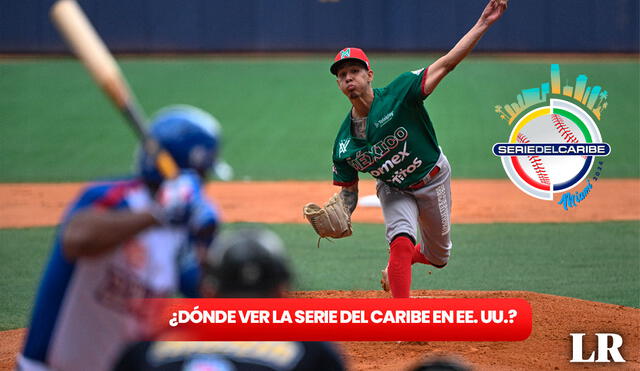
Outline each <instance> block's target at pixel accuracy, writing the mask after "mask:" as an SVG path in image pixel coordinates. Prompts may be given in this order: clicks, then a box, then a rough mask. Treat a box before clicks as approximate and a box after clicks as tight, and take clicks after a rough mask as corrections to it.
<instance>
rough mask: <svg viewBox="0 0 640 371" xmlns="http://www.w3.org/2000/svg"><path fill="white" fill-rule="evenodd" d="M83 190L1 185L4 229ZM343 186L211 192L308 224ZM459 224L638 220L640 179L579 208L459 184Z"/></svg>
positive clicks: (234, 210) (499, 188)
mask: <svg viewBox="0 0 640 371" xmlns="http://www.w3.org/2000/svg"><path fill="white" fill-rule="evenodd" d="M83 186H84V184H82V183H62V184H41V183H38V184H22V183H21V184H0V228H24V227H34V226H35V227H40V226H51V225H55V224H56V223H58V220H59V219H60V215H61V214H62V212H63V210H64V207H65V206H66V205H67V204H68V203H69V202H70V201H71V200H72V199H73V198H74V197H75V196H76V195H77V193H78V191H79V190H80V189H81V188H82V187H83ZM337 189H338V188H337V187H334V186H332V185H331V183H330V182H328V181H325V182H310V181H309V182H300V181H287V182H227V183H221V182H215V183H210V184H209V185H208V186H207V193H208V194H209V195H210V196H211V197H213V198H214V199H215V200H216V202H217V203H218V204H219V205H220V207H221V209H222V217H223V220H224V221H225V222H259V223H303V222H304V219H303V218H302V205H304V204H306V203H307V202H317V203H323V202H325V201H326V200H327V199H329V197H330V196H331V195H332V194H333V193H334V192H336V190H337ZM373 194H375V184H374V182H373V181H361V184H360V197H363V196H366V195H373ZM452 194H453V208H452V222H453V223H493V222H507V223H527V222H530V223H536V222H554V223H564V222H567V223H574V222H586V221H608V220H639V219H640V179H602V180H599V181H598V182H597V183H594V184H593V189H592V192H591V193H590V194H589V195H588V198H587V199H586V200H585V201H584V202H582V203H580V204H579V206H578V207H576V208H573V209H571V210H569V211H565V210H564V209H562V207H561V206H560V205H557V204H556V202H544V201H540V200H537V199H534V198H532V197H529V196H527V195H525V194H524V193H522V192H521V191H519V190H518V189H516V187H515V186H514V185H513V184H511V182H509V181H508V180H454V181H453V185H452ZM353 220H354V221H355V222H365V223H382V213H381V212H380V209H379V208H372V207H368V208H365V207H359V208H358V209H357V210H356V212H355V213H354V216H353Z"/></svg>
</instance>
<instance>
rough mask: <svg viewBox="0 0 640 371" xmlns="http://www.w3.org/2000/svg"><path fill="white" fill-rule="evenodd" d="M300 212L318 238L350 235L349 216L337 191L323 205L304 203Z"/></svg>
mask: <svg viewBox="0 0 640 371" xmlns="http://www.w3.org/2000/svg"><path fill="white" fill-rule="evenodd" d="M302 212H303V214H304V217H305V218H307V220H308V221H309V223H310V224H311V226H312V227H313V229H314V230H315V231H316V233H318V236H320V238H327V237H331V238H342V237H348V236H351V233H352V231H351V216H350V215H349V212H348V211H347V208H346V207H345V206H344V202H343V201H342V197H340V194H339V193H336V194H334V195H333V196H332V197H331V198H330V199H329V201H328V202H327V203H326V204H325V205H324V207H320V206H318V205H316V204H314V203H309V204H306V205H304V208H303V209H302ZM318 247H320V240H318Z"/></svg>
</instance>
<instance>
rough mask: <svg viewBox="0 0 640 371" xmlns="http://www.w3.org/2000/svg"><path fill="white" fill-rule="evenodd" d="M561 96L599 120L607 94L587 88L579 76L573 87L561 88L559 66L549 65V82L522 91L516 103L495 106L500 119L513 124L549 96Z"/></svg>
mask: <svg viewBox="0 0 640 371" xmlns="http://www.w3.org/2000/svg"><path fill="white" fill-rule="evenodd" d="M550 94H551V95H561V96H566V97H570V98H573V99H575V100H577V101H578V102H579V103H581V105H583V106H584V107H586V108H588V109H589V110H590V111H591V112H593V114H594V116H596V117H597V118H598V120H600V117H601V116H602V112H603V111H604V110H605V109H606V108H607V105H608V104H607V98H608V93H607V91H606V90H603V89H602V87H601V86H593V87H591V86H587V76H586V75H579V76H578V77H577V78H576V81H575V86H572V85H569V84H568V83H567V84H566V85H564V86H561V82H560V65H558V64H552V65H551V81H550V82H544V83H542V84H540V87H539V88H531V89H524V90H522V91H521V92H520V94H518V95H517V96H516V101H515V102H513V103H509V104H505V105H502V106H501V105H497V106H495V112H496V113H497V114H498V115H499V116H500V119H502V120H506V121H507V122H509V125H511V124H512V123H513V120H515V118H516V117H518V115H520V113H522V112H523V111H524V110H526V109H527V108H529V107H531V106H533V105H536V104H538V103H542V102H546V101H547V96H549V95H550Z"/></svg>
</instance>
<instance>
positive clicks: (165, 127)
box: [138, 105, 220, 183]
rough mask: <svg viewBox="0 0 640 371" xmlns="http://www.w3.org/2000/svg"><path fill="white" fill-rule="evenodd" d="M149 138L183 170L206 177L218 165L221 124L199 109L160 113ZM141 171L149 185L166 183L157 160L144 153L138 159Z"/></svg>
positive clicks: (180, 107)
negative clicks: (163, 180)
mask: <svg viewBox="0 0 640 371" xmlns="http://www.w3.org/2000/svg"><path fill="white" fill-rule="evenodd" d="M149 135H151V137H153V138H154V139H155V140H157V141H158V143H159V144H160V146H161V147H162V148H164V149H165V150H166V151H167V152H169V154H170V155H171V156H172V157H173V159H174V160H175V162H176V164H177V165H178V167H179V168H181V169H193V170H196V171H197V172H198V173H199V174H201V175H202V176H205V175H206V174H207V172H208V171H209V170H210V169H211V168H212V167H213V165H214V164H215V162H216V158H217V155H218V147H219V145H220V143H219V141H220V124H219V123H218V121H217V120H216V119H215V118H214V117H213V116H211V115H210V114H209V113H207V112H205V111H203V110H201V109H199V108H196V107H192V106H187V105H178V106H170V107H167V108H164V109H162V110H160V111H159V112H158V113H157V114H156V115H155V116H154V117H153V118H152V119H151V126H150V128H149ZM138 171H139V174H140V175H141V176H142V178H143V179H145V180H146V181H147V182H150V183H160V182H162V179H163V177H162V175H161V174H160V172H159V171H158V168H157V167H156V164H155V159H153V158H150V156H149V155H148V154H146V153H144V151H140V153H139V155H138Z"/></svg>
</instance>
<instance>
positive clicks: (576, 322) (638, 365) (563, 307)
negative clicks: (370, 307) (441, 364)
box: [0, 291, 640, 371]
mask: <svg viewBox="0 0 640 371" xmlns="http://www.w3.org/2000/svg"><path fill="white" fill-rule="evenodd" d="M412 293H413V294H414V295H415V296H419V297H438V298H522V299H525V300H527V301H529V303H531V307H532V309H533V319H534V321H533V331H532V333H531V336H530V337H529V338H528V339H527V340H525V341H521V342H442V341H440V342H401V343H396V342H342V343H340V345H341V348H342V351H343V353H344V354H345V355H346V358H347V361H348V366H349V369H350V370H363V371H364V370H389V371H391V370H394V371H395V370H406V369H407V368H409V367H411V366H412V365H414V364H415V362H416V360H420V359H423V358H425V357H433V356H435V355H442V354H446V355H449V356H455V357H457V358H459V359H462V360H464V361H465V362H466V363H468V364H470V365H471V366H473V367H474V369H476V370H492V371H496V370H497V371H500V370H505V371H506V370H573V369H576V370H577V369H581V370H583V369H601V370H603V369H611V367H612V364H596V363H591V364H588V363H581V364H575V363H574V364H571V363H569V360H570V359H571V337H570V335H569V334H570V333H572V332H582V333H587V334H591V337H585V345H584V349H585V354H586V353H587V352H590V350H592V349H594V346H595V340H593V339H591V338H592V337H593V334H594V333H598V332H613V333H617V334H620V335H621V336H622V337H623V339H624V345H623V347H622V351H621V353H622V356H623V358H624V359H625V360H626V361H627V362H626V363H625V364H617V365H616V367H615V369H616V370H637V369H640V352H638V349H640V309H635V308H629V307H624V306H620V305H612V304H603V303H594V302H589V301H584V300H579V299H571V298H565V297H560V296H553V295H544V294H536V293H532V292H526V291H413V292H412ZM292 296H294V297H313V298H380V297H387V296H386V294H385V293H383V292H382V291H351V292H350V291H313V292H298V293H293V295H292ZM23 336H24V330H23V329H19V330H11V331H5V332H3V333H2V336H0V369H10V368H12V367H13V364H14V358H15V354H16V352H17V351H18V350H19V347H20V344H21V343H22V337H23Z"/></svg>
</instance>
